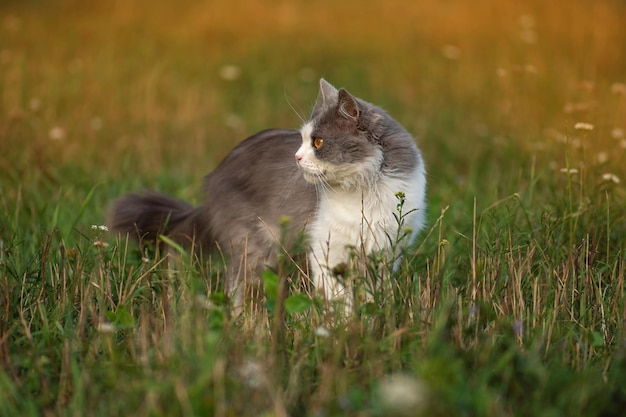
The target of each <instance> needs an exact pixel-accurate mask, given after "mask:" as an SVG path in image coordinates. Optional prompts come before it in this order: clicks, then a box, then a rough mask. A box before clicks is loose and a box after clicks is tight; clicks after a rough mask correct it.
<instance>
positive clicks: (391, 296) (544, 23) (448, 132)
mask: <svg viewBox="0 0 626 417" xmlns="http://www.w3.org/2000/svg"><path fill="white" fill-rule="evenodd" d="M625 19H626V3H624V2H623V1H618V0H599V1H582V0H572V1H567V2H542V1H539V0H528V1H523V2H502V1H497V0H480V1H477V2H463V1H461V0H447V1H437V0H417V1H412V2H411V1H406V0H388V1H385V2H378V1H374V0H362V1H359V2H357V1H354V0H349V1H345V2H339V1H330V0H320V1H317V2H311V1H308V2H307V1H301V0H295V1H286V0H284V1H281V0H273V1H261V0H231V1H223V0H214V1H209V2H194V1H191V0H182V1H178V2H176V3H174V2H171V4H169V3H167V2H149V1H147V0H129V1H118V0H111V1H101V2H82V1H78V0H58V1H52V0H49V1H34V0H5V1H3V2H2V3H1V4H0V416H40V415H44V416H56V415H63V416H65V415H67V416H70V415H72V416H73V415H75V416H104V415H133V416H134V415H137V416H193V415H214V416H224V417H225V416H276V417H280V416H420V415H423V416H619V415H623V412H624V411H623V410H624V409H626V328H625V322H626V300H625V292H624V281H625V275H626V257H625V255H626V188H625V185H626V164H625V163H624V161H626V54H625V53H624V50H626V49H625V48H626V26H625V25H624V21H625ZM320 77H324V78H325V79H327V80H328V81H330V82H331V83H333V84H334V85H336V86H343V87H346V88H347V89H348V90H349V91H350V92H352V93H353V94H354V95H356V96H358V97H361V98H364V99H366V100H368V101H370V102H373V103H376V104H378V105H380V106H382V107H384V108H385V109H387V110H388V111H389V113H390V114H391V115H393V116H394V118H396V119H397V120H398V121H400V122H401V123H402V124H403V125H404V126H405V127H406V128H407V129H408V130H409V131H410V132H412V133H413V134H414V135H415V137H416V138H417V143H418V144H419V146H420V148H421V150H422V151H423V154H424V158H425V160H426V163H427V170H428V176H429V177H428V178H429V184H428V216H427V217H428V221H427V227H426V230H425V231H424V232H423V233H422V234H421V235H420V236H419V238H418V240H417V242H416V244H415V246H414V247H412V248H411V250H410V251H409V252H408V253H407V254H406V256H405V257H404V261H403V262H402V265H401V267H400V270H398V271H396V272H394V273H392V275H393V276H392V277H391V278H390V279H388V280H387V281H386V282H387V284H385V285H382V284H381V285H377V286H376V288H375V289H374V300H375V302H373V303H370V304H366V305H361V306H358V307H359V308H358V313H357V314H355V315H354V317H353V318H351V319H350V320H347V322H345V323H343V324H340V325H338V324H337V322H336V320H335V319H334V318H333V317H332V314H331V313H329V312H328V311H327V310H326V309H325V308H324V307H323V306H322V304H321V302H320V300H319V299H318V298H317V297H316V296H315V295H314V294H312V293H311V292H309V291H306V289H302V288H300V287H298V286H297V285H291V284H293V283H294V282H295V283H297V281H299V280H301V279H302V277H301V276H300V275H299V274H297V273H295V272H294V267H293V265H292V264H291V262H290V261H289V257H287V256H286V257H285V258H284V259H282V261H281V264H280V265H279V266H278V268H277V270H276V271H274V272H267V273H266V274H265V275H264V286H263V287H262V288H261V295H260V301H259V302H258V305H257V306H256V308H255V310H256V312H247V313H245V314H244V315H243V316H241V317H235V316H234V315H232V314H231V309H230V306H229V304H228V301H227V299H226V298H225V297H224V295H223V294H222V293H221V292H220V290H219V286H218V285H216V281H219V276H220V274H221V271H222V269H221V266H220V265H219V259H216V260H215V262H214V263H212V264H211V265H209V266H206V265H204V266H198V265H196V264H194V263H193V262H185V255H181V256H182V258H183V262H177V263H172V262H168V261H169V259H168V256H166V255H164V254H163V253H159V252H158V251H154V250H150V249H149V248H138V247H137V245H135V244H134V243H133V242H126V241H125V240H124V239H121V238H118V237H116V236H112V235H111V233H110V232H107V231H106V228H105V227H102V226H105V225H106V224H105V215H106V210H107V207H108V205H109V204H110V203H111V202H112V201H113V200H114V199H115V198H116V197H118V196H121V195H122V194H124V193H126V192H129V191H139V190H144V189H155V190H159V191H162V192H166V193H169V194H172V195H174V196H176V197H178V198H181V199H185V200H188V201H191V202H193V203H198V202H200V201H201V200H202V198H203V196H202V193H201V189H200V188H201V181H202V176H203V175H204V174H206V173H207V172H209V171H210V170H211V169H213V168H214V167H215V166H216V164H217V163H219V161H220V160H221V159H222V158H223V157H224V156H225V155H226V154H227V153H228V151H229V150H230V149H231V148H232V147H233V146H234V145H235V144H237V143H238V142H239V141H241V140H242V139H244V138H245V137H247V136H248V135H251V134H253V133H255V132H257V131H259V130H261V129H265V128H269V127H284V128H298V127H299V126H300V124H301V123H302V118H306V117H307V115H308V112H309V110H310V108H311V106H312V104H313V103H314V100H315V98H316V95H317V91H318V86H317V81H318V80H319V78H320ZM371 262H372V264H374V263H376V262H378V263H382V264H383V265H384V264H385V262H386V260H380V259H372V260H371ZM375 266H376V265H373V267H372V270H373V271H374V270H376V268H375ZM374 275H375V274H374ZM369 278H370V279H371V278H372V277H371V276H370V277H369ZM373 278H374V280H375V278H376V276H374V277H373ZM355 279H360V277H355ZM362 279H365V278H362ZM286 286H292V287H293V288H292V292H291V295H287V294H286V293H285V292H284V291H282V290H283V289H285V288H286Z"/></svg>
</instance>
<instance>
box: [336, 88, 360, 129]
mask: <svg viewBox="0 0 626 417" xmlns="http://www.w3.org/2000/svg"><path fill="white" fill-rule="evenodd" d="M338 95H339V98H338V104H337V109H338V111H339V114H340V115H341V116H343V117H345V118H346V119H348V120H350V121H353V122H355V123H358V122H359V119H360V116H361V110H360V109H359V105H358V103H357V102H356V99H355V98H354V97H352V95H350V93H348V92H347V91H346V90H344V89H343V88H342V89H340V90H339V94H338Z"/></svg>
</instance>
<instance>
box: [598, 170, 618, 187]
mask: <svg viewBox="0 0 626 417" xmlns="http://www.w3.org/2000/svg"><path fill="white" fill-rule="evenodd" d="M602 180H603V181H606V182H614V183H615V184H619V183H620V182H621V181H620V179H619V177H618V176H617V175H615V174H611V173H610V172H607V173H606V174H602Z"/></svg>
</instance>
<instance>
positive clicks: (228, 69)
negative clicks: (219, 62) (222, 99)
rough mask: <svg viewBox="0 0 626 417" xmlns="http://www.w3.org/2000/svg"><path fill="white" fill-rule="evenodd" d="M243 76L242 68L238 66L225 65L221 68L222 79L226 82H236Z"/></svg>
mask: <svg viewBox="0 0 626 417" xmlns="http://www.w3.org/2000/svg"><path fill="white" fill-rule="evenodd" d="M240 76H241V68H239V67H238V66H236V65H224V66H223V67H222V68H220V77H221V78H222V79H223V80H226V81H235V80H236V79H238V78H239V77H240Z"/></svg>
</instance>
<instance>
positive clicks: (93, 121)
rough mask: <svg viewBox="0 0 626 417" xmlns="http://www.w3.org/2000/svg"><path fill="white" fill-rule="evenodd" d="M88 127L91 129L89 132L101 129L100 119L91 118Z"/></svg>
mask: <svg viewBox="0 0 626 417" xmlns="http://www.w3.org/2000/svg"><path fill="white" fill-rule="evenodd" d="M89 127H91V130H93V131H97V130H100V129H102V118H101V117H97V116H96V117H92V118H91V120H90V121H89Z"/></svg>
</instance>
